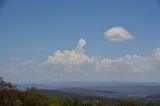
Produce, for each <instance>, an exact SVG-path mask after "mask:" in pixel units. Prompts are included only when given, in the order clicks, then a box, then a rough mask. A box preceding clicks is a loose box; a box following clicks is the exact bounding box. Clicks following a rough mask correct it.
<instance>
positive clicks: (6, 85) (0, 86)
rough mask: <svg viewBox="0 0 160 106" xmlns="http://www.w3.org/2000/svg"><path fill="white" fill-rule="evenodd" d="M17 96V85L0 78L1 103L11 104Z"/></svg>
mask: <svg viewBox="0 0 160 106" xmlns="http://www.w3.org/2000/svg"><path fill="white" fill-rule="evenodd" d="M17 98H18V94H17V89H16V86H15V85H13V84H11V83H10V82H7V81H4V80H3V78H0V104H1V105H6V104H8V105H11V104H13V102H14V101H15V100H16V99H17Z"/></svg>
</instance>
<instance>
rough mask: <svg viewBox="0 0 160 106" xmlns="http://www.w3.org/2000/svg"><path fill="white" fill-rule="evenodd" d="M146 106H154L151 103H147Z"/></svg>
mask: <svg viewBox="0 0 160 106" xmlns="http://www.w3.org/2000/svg"><path fill="white" fill-rule="evenodd" d="M146 106H154V104H153V103H152V102H148V103H147V104H146Z"/></svg>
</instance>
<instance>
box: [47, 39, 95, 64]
mask: <svg viewBox="0 0 160 106" xmlns="http://www.w3.org/2000/svg"><path fill="white" fill-rule="evenodd" d="M86 44H87V43H86V41H85V40H84V39H80V40H79V43H78V46H77V47H76V48H75V49H74V50H64V51H63V52H61V51H60V50H56V51H55V53H54V55H53V56H49V57H48V61H47V62H53V63H57V64H70V65H73V64H76V65H79V64H84V63H87V62H91V61H92V59H91V57H89V56H87V55H85V54H84V51H85V50H84V48H83V47H84V46H85V45H86Z"/></svg>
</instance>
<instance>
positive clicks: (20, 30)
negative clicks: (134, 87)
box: [0, 0, 160, 81]
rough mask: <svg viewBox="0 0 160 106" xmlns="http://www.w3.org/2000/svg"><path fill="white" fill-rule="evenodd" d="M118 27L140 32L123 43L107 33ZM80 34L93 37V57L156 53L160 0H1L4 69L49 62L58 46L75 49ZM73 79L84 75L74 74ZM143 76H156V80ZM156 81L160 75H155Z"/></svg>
mask: <svg viewBox="0 0 160 106" xmlns="http://www.w3.org/2000/svg"><path fill="white" fill-rule="evenodd" d="M117 27H118V28H120V27H121V28H123V29H124V30H125V31H127V32H128V33H129V34H130V35H131V36H134V39H130V40H125V41H121V42H119V41H118V42H117V41H111V40H109V39H108V38H107V37H106V36H107V35H105V34H104V33H105V32H107V31H109V30H110V29H111V28H117ZM80 39H83V40H85V42H87V44H86V45H85V47H84V49H85V51H86V52H85V54H86V55H87V56H88V55H89V56H95V57H97V58H107V59H115V60H116V59H118V58H120V57H125V56H126V55H127V54H129V55H138V56H142V57H148V56H149V57H150V55H152V54H153V52H154V51H155V50H156V49H157V48H159V47H160V41H159V40H160V2H159V1H158V0H140V1H135V0H119V1H117V0H52V1H51V0H26V1H22V0H6V1H5V0H4V1H3V0H2V1H0V50H1V55H0V69H1V70H7V68H10V67H12V65H13V64H14V63H16V62H18V63H19V62H23V61H28V60H29V61H30V60H34V61H36V62H37V63H41V62H42V63H43V62H44V61H47V58H48V56H50V55H53V54H54V52H55V51H56V50H61V51H62V52H63V50H65V49H67V50H73V49H74V48H75V47H77V42H78V41H79V40H80ZM157 64H159V62H158V63H157ZM88 67H89V66H88ZM135 67H136V66H135ZM156 69H157V68H156ZM158 69H159V68H158ZM158 69H157V70H158ZM2 72H5V71H2ZM116 74H117V73H116ZM16 75H17V74H16ZM16 75H15V76H12V77H13V78H11V77H9V76H5V77H6V79H9V80H13V81H18V80H16V79H15V77H16ZM154 75H155V74H154ZM154 75H153V76H152V77H154ZM158 75H160V74H158ZM66 79H67V78H66ZM57 80H58V79H57ZM61 80H62V79H61ZM64 80H65V78H64ZM73 80H81V79H76V78H73ZM86 80H87V79H86ZM90 80H92V78H91V79H90ZM97 80H99V79H98V76H97ZM102 80H114V79H102ZM115 80H119V79H115ZM124 80H128V79H127V78H126V79H124ZM130 80H133V79H130ZM25 81H27V80H25ZM37 81H39V80H38V79H37ZM46 81H51V79H50V80H46ZM140 81H150V79H149V80H146V79H142V80H140ZM151 81H160V79H152V78H151Z"/></svg>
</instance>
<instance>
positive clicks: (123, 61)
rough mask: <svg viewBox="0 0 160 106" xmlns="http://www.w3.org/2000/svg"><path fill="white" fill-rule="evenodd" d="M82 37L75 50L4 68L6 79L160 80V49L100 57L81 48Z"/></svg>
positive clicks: (43, 80)
mask: <svg viewBox="0 0 160 106" xmlns="http://www.w3.org/2000/svg"><path fill="white" fill-rule="evenodd" d="M85 45H86V41H85V40H80V41H79V43H78V46H77V47H76V48H75V49H73V50H64V51H59V50H56V51H55V52H54V54H53V56H49V57H48V60H46V61H44V62H36V61H34V60H30V61H22V62H16V63H14V64H13V65H11V66H10V67H9V68H7V69H6V70H3V71H1V72H0V75H2V76H3V77H4V78H5V79H7V80H11V81H16V82H33V81H34V82H52V81H67V80H118V81H122V80H125V81H126V80H127V81H157V80H158V81H160V77H159V76H160V71H159V70H160V67H159V65H160V58H159V53H160V49H159V48H158V49H156V50H155V51H154V52H153V54H151V55H149V56H139V55H128V54H127V55H125V56H124V57H120V58H117V59H109V58H99V57H96V56H90V55H87V54H86V53H85V52H77V48H78V47H80V48H81V49H83V50H84V48H83V47H84V46H85Z"/></svg>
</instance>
